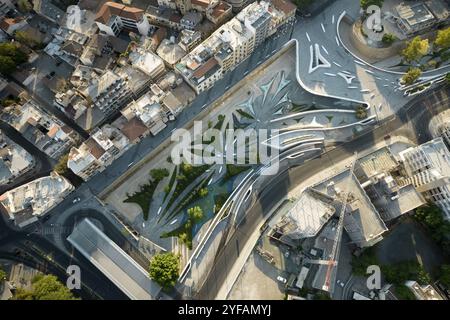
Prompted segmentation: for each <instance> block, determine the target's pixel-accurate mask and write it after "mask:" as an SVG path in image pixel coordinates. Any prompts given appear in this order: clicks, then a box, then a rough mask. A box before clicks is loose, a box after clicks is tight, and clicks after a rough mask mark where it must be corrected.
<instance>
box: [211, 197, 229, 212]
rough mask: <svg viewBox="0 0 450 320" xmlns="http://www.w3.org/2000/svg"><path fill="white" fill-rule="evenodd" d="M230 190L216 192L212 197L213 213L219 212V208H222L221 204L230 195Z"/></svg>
mask: <svg viewBox="0 0 450 320" xmlns="http://www.w3.org/2000/svg"><path fill="white" fill-rule="evenodd" d="M230 195H231V192H225V193H221V194H218V195H216V196H215V197H214V214H217V213H219V211H220V209H222V207H223V205H224V204H225V202H226V201H227V199H228V198H229V197H230Z"/></svg>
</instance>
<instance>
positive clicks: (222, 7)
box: [211, 1, 231, 18]
mask: <svg viewBox="0 0 450 320" xmlns="http://www.w3.org/2000/svg"><path fill="white" fill-rule="evenodd" d="M230 8H231V5H229V4H228V3H226V2H224V1H220V3H219V4H218V5H217V6H215V7H214V9H213V11H212V14H211V15H212V16H213V17H214V18H219V17H220V16H221V15H223V14H224V13H225V12H227V11H228V10H229V9H230Z"/></svg>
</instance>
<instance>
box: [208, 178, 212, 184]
mask: <svg viewBox="0 0 450 320" xmlns="http://www.w3.org/2000/svg"><path fill="white" fill-rule="evenodd" d="M212 182H213V179H212V178H211V180H209V182H208V186H209V185H210V184H211V183H212Z"/></svg>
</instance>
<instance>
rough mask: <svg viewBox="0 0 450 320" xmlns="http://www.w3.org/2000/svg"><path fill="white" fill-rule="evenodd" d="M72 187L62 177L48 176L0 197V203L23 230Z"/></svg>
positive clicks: (56, 202)
mask: <svg viewBox="0 0 450 320" xmlns="http://www.w3.org/2000/svg"><path fill="white" fill-rule="evenodd" d="M73 189H74V187H73V186H72V185H71V184H70V182H69V181H68V180H67V179H65V178H64V177H61V176H59V175H58V174H56V173H55V172H52V173H51V175H50V176H47V177H42V178H39V179H36V180H33V181H31V182H29V183H27V184H24V185H21V186H20V187H17V188H15V189H12V190H10V191H8V192H6V193H4V194H2V195H1V196H0V203H1V204H2V205H3V207H4V208H5V209H6V212H7V214H8V216H9V218H10V219H11V220H13V221H14V223H15V224H16V225H17V226H18V227H20V228H23V227H25V226H27V225H29V224H30V223H33V222H35V221H37V220H38V218H39V217H41V216H43V215H44V214H45V213H46V212H47V211H49V210H50V209H51V208H53V207H54V206H56V205H57V204H58V203H60V202H61V201H62V200H63V199H64V197H65V196H66V195H67V194H69V193H70V192H72V190H73Z"/></svg>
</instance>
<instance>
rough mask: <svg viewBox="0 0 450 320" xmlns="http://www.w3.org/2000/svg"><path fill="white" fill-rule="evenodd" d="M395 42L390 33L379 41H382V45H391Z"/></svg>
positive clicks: (395, 38)
mask: <svg viewBox="0 0 450 320" xmlns="http://www.w3.org/2000/svg"><path fill="white" fill-rule="evenodd" d="M395 40H397V37H396V36H395V35H393V34H392V33H385V34H384V35H383V38H382V39H381V41H383V43H384V44H387V45H390V44H392V43H393V42H394V41H395Z"/></svg>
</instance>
